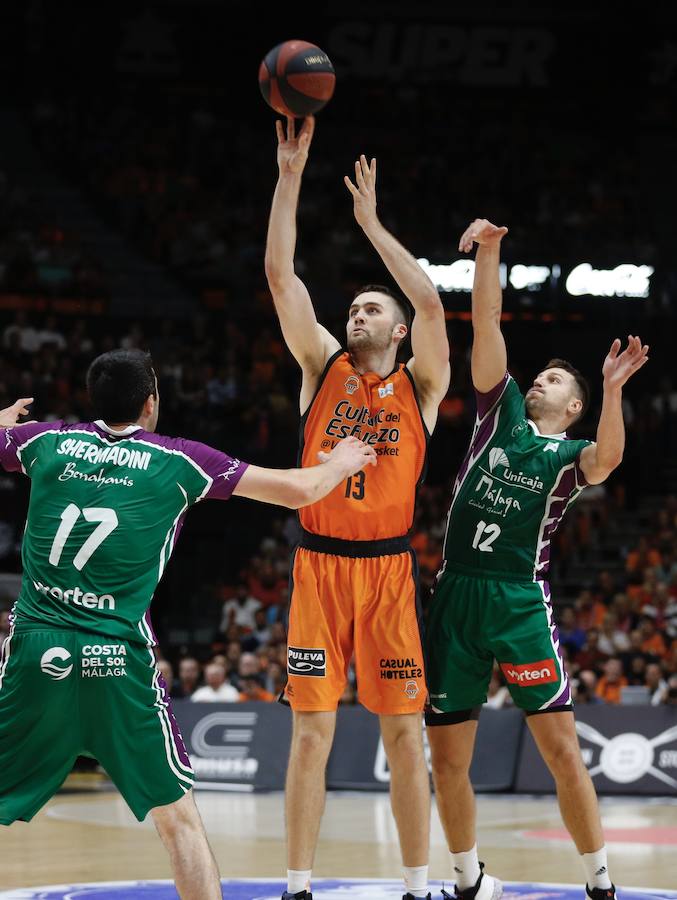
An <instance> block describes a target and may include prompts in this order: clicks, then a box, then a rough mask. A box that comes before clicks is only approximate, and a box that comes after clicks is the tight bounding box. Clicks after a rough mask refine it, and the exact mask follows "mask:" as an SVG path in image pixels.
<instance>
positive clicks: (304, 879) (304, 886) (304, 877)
mask: <svg viewBox="0 0 677 900" xmlns="http://www.w3.org/2000/svg"><path fill="white" fill-rule="evenodd" d="M312 871H313V870H312V869H305V870H301V869H287V891H288V892H289V893H290V894H298V893H300V892H301V891H309V890H310V876H311V874H312Z"/></svg>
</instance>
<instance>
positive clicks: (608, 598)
mask: <svg viewBox="0 0 677 900" xmlns="http://www.w3.org/2000/svg"><path fill="white" fill-rule="evenodd" d="M617 591H618V588H617V587H616V581H615V579H614V577H613V575H612V574H611V572H608V571H606V570H604V571H603V572H600V573H599V575H598V576H597V584H596V585H595V588H594V591H593V593H594V596H595V599H596V600H597V601H598V602H599V603H602V604H603V605H604V606H605V607H609V606H611V602H612V601H613V598H614V594H616V593H617ZM596 624H597V625H600V624H601V622H597V623H596Z"/></svg>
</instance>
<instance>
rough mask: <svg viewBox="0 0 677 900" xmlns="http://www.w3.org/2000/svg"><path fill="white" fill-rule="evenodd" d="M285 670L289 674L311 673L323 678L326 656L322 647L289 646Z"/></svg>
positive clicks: (325, 672)
mask: <svg viewBox="0 0 677 900" xmlns="http://www.w3.org/2000/svg"><path fill="white" fill-rule="evenodd" d="M287 671H288V672H289V674H290V675H312V676H313V677H315V678H324V676H325V675H326V674H327V656H326V651H325V650H324V648H323V647H289V648H288V650H287Z"/></svg>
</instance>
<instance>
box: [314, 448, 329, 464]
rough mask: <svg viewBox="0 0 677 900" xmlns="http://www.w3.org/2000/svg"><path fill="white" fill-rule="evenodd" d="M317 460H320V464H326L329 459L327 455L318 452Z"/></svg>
mask: <svg viewBox="0 0 677 900" xmlns="http://www.w3.org/2000/svg"><path fill="white" fill-rule="evenodd" d="M317 458H318V459H319V460H320V462H323V463H326V462H327V461H328V459H329V454H328V453H324V452H323V451H322V450H320V452H319V453H318V454H317Z"/></svg>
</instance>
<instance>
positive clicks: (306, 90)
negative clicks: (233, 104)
mask: <svg viewBox="0 0 677 900" xmlns="http://www.w3.org/2000/svg"><path fill="white" fill-rule="evenodd" d="M335 84H336V75H335V74H334V67H333V66H332V64H331V60H330V59H329V57H328V56H327V54H326V53H325V52H324V50H320V48H319V47H316V46H315V44H309V43H308V42H307V41H285V42H284V43H283V44H278V45H277V47H273V49H272V50H271V51H270V53H267V54H266V56H265V57H264V59H263V61H262V62H261V65H260V67H259V87H260V88H261V93H262V94H263V99H264V100H265V101H266V103H268V104H269V105H270V106H272V107H273V109H274V110H275V112H278V113H280V115H283V116H294V117H295V118H303V116H310V115H312V114H313V113H316V112H318V111H319V110H321V109H322V107H323V106H325V104H326V103H328V102H329V100H330V99H331V96H332V94H333V93H334V85H335Z"/></svg>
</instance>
